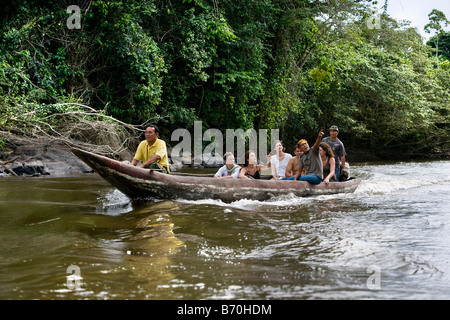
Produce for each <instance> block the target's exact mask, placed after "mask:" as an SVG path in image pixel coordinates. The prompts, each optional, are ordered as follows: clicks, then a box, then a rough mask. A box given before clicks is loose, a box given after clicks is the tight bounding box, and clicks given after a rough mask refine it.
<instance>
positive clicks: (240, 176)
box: [239, 168, 250, 180]
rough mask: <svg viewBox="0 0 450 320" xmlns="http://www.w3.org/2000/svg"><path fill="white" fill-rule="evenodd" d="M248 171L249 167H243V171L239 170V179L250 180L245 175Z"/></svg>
mask: <svg viewBox="0 0 450 320" xmlns="http://www.w3.org/2000/svg"><path fill="white" fill-rule="evenodd" d="M246 173H247V168H241V171H239V179H244V180H250V178H249V177H247V176H246V175H245V174H246Z"/></svg>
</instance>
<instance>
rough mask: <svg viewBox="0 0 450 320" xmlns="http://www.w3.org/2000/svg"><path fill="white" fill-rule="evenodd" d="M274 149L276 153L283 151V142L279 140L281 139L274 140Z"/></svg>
mask: <svg viewBox="0 0 450 320" xmlns="http://www.w3.org/2000/svg"><path fill="white" fill-rule="evenodd" d="M274 149H275V152H276V153H280V152H283V151H284V147H283V142H281V140H277V142H275V148H274Z"/></svg>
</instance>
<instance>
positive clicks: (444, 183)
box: [0, 161, 450, 299]
mask: <svg viewBox="0 0 450 320" xmlns="http://www.w3.org/2000/svg"><path fill="white" fill-rule="evenodd" d="M352 175H354V176H358V177H361V178H363V179H364V180H363V182H362V183H361V185H360V186H359V187H358V189H357V190H356V192H355V193H354V194H341V195H334V196H317V197H308V198H300V197H294V196H291V195H286V196H285V197H282V198H277V199H272V200H269V201H265V202H261V201H249V200H240V201H236V202H234V203H231V204H226V203H222V202H220V201H216V200H208V199H205V200H200V201H186V200H182V199H180V200H177V201H142V202H131V201H130V200H129V199H128V198H127V197H126V196H124V195H123V194H122V193H120V192H119V191H118V190H116V189H115V188H113V187H111V186H110V185H108V184H107V183H106V182H105V181H103V180H102V179H101V178H99V177H98V176H97V175H96V174H85V175H80V176H73V177H51V176H50V177H48V176H47V177H39V178H17V177H11V178H2V179H0V299H448V298H449V297H450V281H449V280H450V265H449V263H450V210H449V208H450V197H449V191H450V161H436V162H411V163H404V162H403V163H393V164H376V163H367V164H358V165H353V166H352Z"/></svg>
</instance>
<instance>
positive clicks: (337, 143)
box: [322, 126, 346, 181]
mask: <svg viewBox="0 0 450 320" xmlns="http://www.w3.org/2000/svg"><path fill="white" fill-rule="evenodd" d="M338 134H339V128H338V127H337V126H331V127H330V136H329V137H325V138H323V139H322V141H323V142H326V143H327V144H328V145H329V146H330V147H331V150H333V153H334V160H335V175H336V181H339V176H340V175H341V173H343V172H344V171H345V155H346V153H345V147H344V143H343V142H342V141H341V140H339V138H338V137H337V136H338Z"/></svg>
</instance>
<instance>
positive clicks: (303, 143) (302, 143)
mask: <svg viewBox="0 0 450 320" xmlns="http://www.w3.org/2000/svg"><path fill="white" fill-rule="evenodd" d="M297 147H298V148H299V149H300V150H301V151H302V152H303V153H306V152H308V151H309V144H308V141H306V140H305V139H301V140H299V141H298V143H297Z"/></svg>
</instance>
